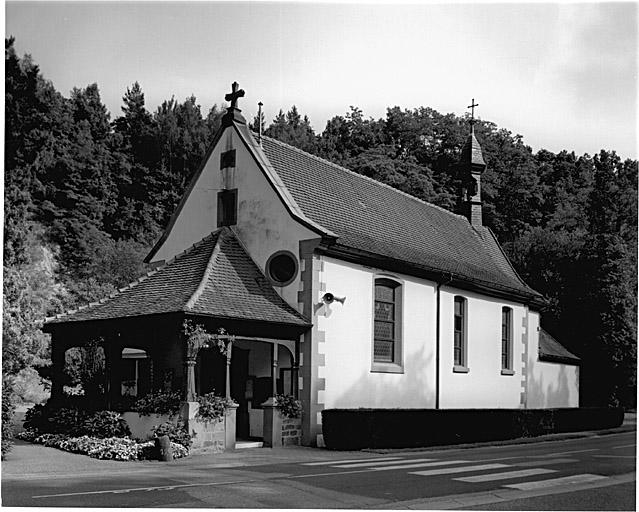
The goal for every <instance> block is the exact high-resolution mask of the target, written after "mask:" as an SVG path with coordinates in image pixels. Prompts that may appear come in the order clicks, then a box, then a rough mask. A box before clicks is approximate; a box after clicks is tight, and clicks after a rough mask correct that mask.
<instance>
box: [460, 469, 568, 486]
mask: <svg viewBox="0 0 639 512" xmlns="http://www.w3.org/2000/svg"><path fill="white" fill-rule="evenodd" d="M556 472H557V471H556V470H554V469H544V468H533V469H521V470H519V471H506V472H504V473H490V474H488V475H477V476H462V477H459V478H453V480H458V481H460V482H470V483H477V482H492V481H494V480H510V479H512V478H520V477H525V476H533V475H543V474H545V473H556Z"/></svg>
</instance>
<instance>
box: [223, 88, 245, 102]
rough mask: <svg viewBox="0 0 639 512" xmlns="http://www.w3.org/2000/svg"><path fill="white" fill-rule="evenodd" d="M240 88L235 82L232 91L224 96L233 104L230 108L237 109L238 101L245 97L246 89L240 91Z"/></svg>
mask: <svg viewBox="0 0 639 512" xmlns="http://www.w3.org/2000/svg"><path fill="white" fill-rule="evenodd" d="M239 87H240V85H239V84H238V83H237V82H233V85H232V86H231V89H232V91H231V92H229V93H228V94H227V95H226V96H224V99H225V100H226V101H230V102H231V107H230V108H237V100H238V99H239V98H242V97H243V96H244V89H240V88H239Z"/></svg>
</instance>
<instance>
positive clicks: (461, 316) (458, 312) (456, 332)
mask: <svg viewBox="0 0 639 512" xmlns="http://www.w3.org/2000/svg"><path fill="white" fill-rule="evenodd" d="M454 303H455V307H454V310H455V311H454V325H453V364H454V367H453V369H454V370H457V371H464V370H465V371H467V367H468V346H467V338H468V335H467V333H466V315H467V313H468V312H467V311H466V310H467V301H466V299H465V298H464V297H460V296H456V297H455V300H454Z"/></svg>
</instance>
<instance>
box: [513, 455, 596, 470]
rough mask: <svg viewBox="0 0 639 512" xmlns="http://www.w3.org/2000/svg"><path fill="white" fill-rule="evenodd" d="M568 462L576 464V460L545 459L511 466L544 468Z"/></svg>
mask: <svg viewBox="0 0 639 512" xmlns="http://www.w3.org/2000/svg"><path fill="white" fill-rule="evenodd" d="M595 457H599V455H595ZM568 462H578V461H577V459H547V460H544V461H541V460H530V461H528V462H517V463H513V466H523V467H526V466H538V465H539V464H543V465H544V466H548V465H549V464H567V463H568Z"/></svg>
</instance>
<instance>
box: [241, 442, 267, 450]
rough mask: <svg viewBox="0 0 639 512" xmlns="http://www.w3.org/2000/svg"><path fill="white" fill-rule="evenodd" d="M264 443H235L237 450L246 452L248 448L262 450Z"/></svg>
mask: <svg viewBox="0 0 639 512" xmlns="http://www.w3.org/2000/svg"><path fill="white" fill-rule="evenodd" d="M263 446H264V443H263V442H262V441H237V442H236V443H235V449H236V450H244V449H246V448H262V447H263Z"/></svg>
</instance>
